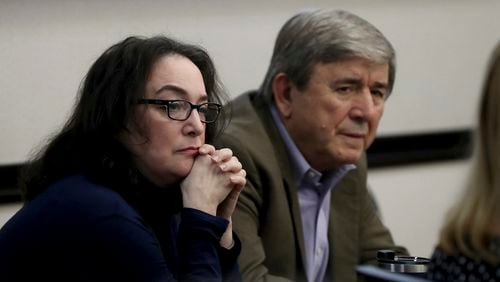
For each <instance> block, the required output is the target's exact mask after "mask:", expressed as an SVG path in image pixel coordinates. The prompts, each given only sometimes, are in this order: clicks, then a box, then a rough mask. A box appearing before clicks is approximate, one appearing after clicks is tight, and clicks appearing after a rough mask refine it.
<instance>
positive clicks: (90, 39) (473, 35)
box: [0, 0, 500, 256]
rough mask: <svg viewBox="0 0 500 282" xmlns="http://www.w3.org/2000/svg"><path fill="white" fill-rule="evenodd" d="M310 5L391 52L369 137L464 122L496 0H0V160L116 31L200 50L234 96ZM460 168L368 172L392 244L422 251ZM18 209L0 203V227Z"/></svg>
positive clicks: (56, 115) (33, 140)
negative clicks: (331, 11) (339, 16)
mask: <svg viewBox="0 0 500 282" xmlns="http://www.w3.org/2000/svg"><path fill="white" fill-rule="evenodd" d="M314 8H338V9H346V10H349V11H351V12H354V13H356V14H358V15H359V16H361V17H363V18H365V19H367V20H368V21H370V22H371V23H373V24H374V25H375V26H377V27H378V28H379V29H380V30H381V31H382V32H383V33H384V34H385V35H386V36H387V37H388V38H389V40H390V41H391V42H392V43H393V45H394V47H395V48H396V50H397V56H398V66H397V75H396V84H395V88H394V92H393V95H392V96H391V98H390V99H389V100H388V101H387V104H386V111H385V114H384V117H383V119H382V123H381V126H380V130H379V136H387V135H394V134H398V135H405V134H414V133H420V132H440V131H446V130H453V129H460V128H471V129H472V128H474V127H475V115H476V109H477V103H478V98H479V93H480V88H481V84H482V81H483V74H484V70H485V67H486V63H487V59H488V57H489V54H490V52H491V50H492V48H493V46H494V44H495V43H496V42H497V41H498V40H499V39H500V28H499V27H500V17H498V14H499V12H500V2H498V1H493V0H491V1H488V0H483V1H466V0H442V1H434V0H422V1H401V0H376V1H374V0H364V1H362V0H358V1H355V0H354V1H353V0H342V1H340V0H339V1H331V0H330V1H326V0H323V1H296V0H290V1H273V0H268V1H264V0H252V1H229V0H227V1H222V0H210V1H206V0H196V1H195V0H193V1H191V0H186V1H173V0H163V1H160V0H156V1H155V0H141V1H133V0H122V1H118V0H109V1H99V0H87V1H76V0H44V1H30V0H15V1H14V0H0V136H1V138H0V165H10V164H19V163H23V162H24V161H26V160H27V158H28V157H29V155H30V152H32V150H33V148H36V147H37V146H39V145H40V144H41V142H43V141H44V140H46V138H47V137H49V136H50V133H52V132H54V131H55V130H57V129H58V128H60V126H61V125H62V123H63V122H64V121H65V119H66V118H67V117H68V114H69V113H70V111H71V108H72V106H73V103H74V100H75V96H76V92H77V89H78V86H79V84H80V82H81V80H82V78H83V76H84V75H85V72H86V71H87V70H88V68H89V67H90V65H91V64H92V62H93V61H94V60H95V59H96V58H97V57H98V56H99V55H100V54H101V53H102V52H103V51H104V50H105V49H106V48H107V47H109V46H110V45H112V44H113V43H116V42H117V41H119V40H122V39H124V38H125V37H126V36H129V35H144V36H152V35H157V34H165V35H168V36H172V37H175V38H177V39H180V40H183V41H186V42H190V43H195V44H200V45H202V46H204V47H205V48H206V49H207V50H208V52H209V53H210V54H211V56H212V57H213V59H214V61H215V63H216V66H217V68H218V71H219V75H220V77H221V79H222V81H223V83H224V84H225V86H226V88H227V90H228V92H229V94H230V95H231V96H232V97H234V96H236V95H238V94H240V93H241V92H243V91H245V90H249V89H253V88H256V87H258V86H259V85H260V83H261V80H262V78H263V76H264V74H265V71H266V69H267V65H268V62H269V59H270V56H271V52H272V47H273V44H274V39H275V37H276V34H277V32H278V30H279V28H280V27H281V25H282V24H283V23H284V22H285V21H286V20H287V19H288V18H289V17H290V16H292V15H293V14H295V13H296V12H299V11H302V10H306V9H314ZM470 165H471V159H470V158H467V159H460V160H454V161H450V160H449V161H440V162H432V163H419V164H407V165H404V166H392V167H384V168H377V169H371V170H370V176H369V182H370V186H371V188H372V190H373V192H374V195H375V197H376V199H377V201H378V203H379V206H380V210H381V214H382V217H383V219H384V221H385V222H386V224H387V225H388V226H389V228H390V229H391V230H392V232H393V235H394V238H395V240H396V241H397V243H399V244H402V245H405V246H407V247H408V249H409V250H410V252H411V253H412V254H413V255H419V256H429V255H430V252H431V250H432V248H433V247H434V244H435V242H436V239H437V234H438V231H439V226H440V225H441V223H442V220H443V216H444V213H445V211H446V209H447V208H448V207H449V206H450V204H451V203H452V202H453V200H454V199H455V198H456V197H457V196H458V195H459V193H460V191H461V189H462V187H463V184H464V182H465V180H466V177H467V173H468V169H469V166H470ZM0 181H1V180H0ZM19 207H20V203H4V204H1V205H0V226H1V225H2V224H3V223H4V222H5V220H7V219H8V218H9V217H10V216H11V215H12V213H14V212H15V211H16V210H17V209H19Z"/></svg>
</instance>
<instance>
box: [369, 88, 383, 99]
mask: <svg viewBox="0 0 500 282" xmlns="http://www.w3.org/2000/svg"><path fill="white" fill-rule="evenodd" d="M372 95H373V96H375V97H378V98H382V99H384V98H385V91H381V90H373V91H372Z"/></svg>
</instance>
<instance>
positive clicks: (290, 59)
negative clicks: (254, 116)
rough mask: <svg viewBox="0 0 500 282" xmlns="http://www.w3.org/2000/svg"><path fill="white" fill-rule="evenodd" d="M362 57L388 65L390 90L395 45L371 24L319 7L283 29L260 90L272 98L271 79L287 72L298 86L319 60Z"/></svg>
mask: <svg viewBox="0 0 500 282" xmlns="http://www.w3.org/2000/svg"><path fill="white" fill-rule="evenodd" d="M349 57H361V58H365V59H368V60H370V61H372V62H374V63H377V64H378V63H380V64H384V63H387V64H388V65H389V81H388V83H389V85H388V93H390V92H391V91H392V88H393V85H394V79H395V75H396V56H395V51H394V48H393V47H392V45H391V43H390V42H389V41H388V40H387V39H386V38H385V36H384V35H383V34H382V33H381V32H380V31H379V30H378V29H377V28H376V27H375V26H373V25H372V24H371V23H369V22H367V21H366V20H364V19H362V18H360V17H358V16H356V15H354V14H352V13H349V12H346V11H342V10H326V11H325V10H316V11H308V12H302V13H299V14H297V15H295V16H293V17H292V18H290V19H289V20H288V21H287V22H286V23H285V25H284V26H283V27H282V28H281V30H280V32H279V34H278V38H277V39H276V43H275V46H274V51H273V56H272V58H271V63H270V65H269V69H268V71H267V74H266V77H265V79H264V82H263V84H262V86H261V91H260V92H261V93H262V94H263V95H265V96H266V99H269V101H271V100H272V99H273V98H272V82H273V79H274V77H275V76H276V75H277V74H278V73H281V72H283V73H285V74H286V75H287V76H288V77H289V78H290V80H291V81H292V82H293V83H294V84H295V85H296V86H297V87H298V88H299V89H304V87H305V86H307V83H308V82H309V78H310V76H311V73H312V70H313V67H314V66H315V64H317V63H332V62H336V61H339V60H341V59H345V58H349Z"/></svg>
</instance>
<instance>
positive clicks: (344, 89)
mask: <svg viewBox="0 0 500 282" xmlns="http://www.w3.org/2000/svg"><path fill="white" fill-rule="evenodd" d="M336 91H337V92H338V93H341V94H348V93H351V92H352V87H350V86H342V87H337V89H336Z"/></svg>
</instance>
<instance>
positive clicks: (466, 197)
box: [439, 42, 500, 264]
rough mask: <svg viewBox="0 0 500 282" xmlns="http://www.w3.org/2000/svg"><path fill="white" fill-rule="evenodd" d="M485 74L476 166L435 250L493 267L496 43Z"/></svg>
mask: <svg viewBox="0 0 500 282" xmlns="http://www.w3.org/2000/svg"><path fill="white" fill-rule="evenodd" d="M487 70H488V71H487V73H486V79H485V81H484V84H483V90H482V98H481V104H480V108H479V132H478V135H477V139H476V140H477V141H478V144H477V151H476V152H477V156H476V165H475V166H474V168H473V170H472V173H471V177H470V180H469V183H468V185H467V187H466V190H465V192H464V194H463V195H462V198H461V199H460V200H459V201H458V202H457V203H456V205H455V206H454V207H453V208H452V209H451V210H450V211H449V213H448V217H447V221H446V223H445V225H444V227H443V229H442V230H441V235H440V242H439V246H440V247H441V248H442V249H443V250H444V251H445V252H447V253H449V254H456V253H457V252H461V253H463V254H465V255H467V256H469V257H472V258H476V259H483V260H485V261H487V262H490V263H493V264H495V263H498V262H500V258H499V257H498V254H494V253H493V252H492V251H491V248H490V242H491V239H492V237H493V236H494V234H493V230H492V228H491V227H492V226H496V227H497V228H500V42H499V43H498V44H497V46H496V48H495V50H494V52H493V54H492V56H491V59H490V63H489V67H488V69H487ZM497 230H498V229H497ZM498 235H500V233H498V231H497V233H496V236H498Z"/></svg>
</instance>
